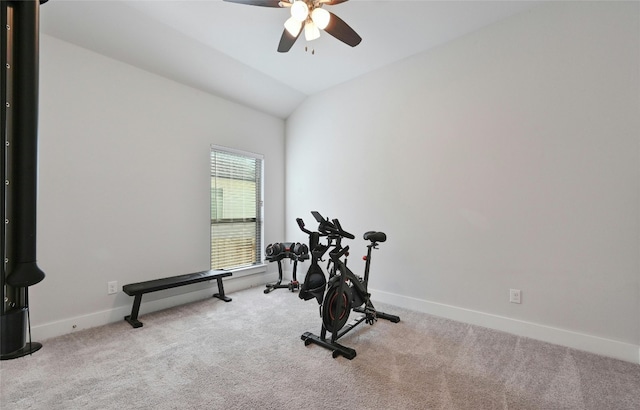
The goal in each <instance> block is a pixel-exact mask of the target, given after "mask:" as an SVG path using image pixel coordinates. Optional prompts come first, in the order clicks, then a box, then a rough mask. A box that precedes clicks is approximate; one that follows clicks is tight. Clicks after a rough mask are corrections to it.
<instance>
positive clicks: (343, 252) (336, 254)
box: [329, 245, 349, 260]
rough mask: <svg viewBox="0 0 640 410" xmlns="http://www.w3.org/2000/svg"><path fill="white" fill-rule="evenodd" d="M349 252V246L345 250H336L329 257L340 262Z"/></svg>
mask: <svg viewBox="0 0 640 410" xmlns="http://www.w3.org/2000/svg"><path fill="white" fill-rule="evenodd" d="M348 252H349V245H347V246H345V247H344V248H341V249H336V250H334V251H332V252H329V256H330V257H331V259H333V260H338V259H340V258H342V257H343V256H344V255H346V254H347V253H348Z"/></svg>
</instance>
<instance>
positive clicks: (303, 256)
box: [264, 242, 309, 293]
mask: <svg viewBox="0 0 640 410" xmlns="http://www.w3.org/2000/svg"><path fill="white" fill-rule="evenodd" d="M265 254H266V255H267V256H266V259H267V260H268V261H269V262H278V281H277V282H276V283H268V284H267V285H266V286H267V288H266V289H265V290H264V293H269V292H271V291H273V290H274V289H289V290H290V291H291V292H293V291H295V290H296V289H299V288H300V283H299V282H298V279H297V277H296V271H297V269H298V261H305V260H307V259H309V248H308V247H307V245H305V244H301V243H299V242H282V243H280V242H276V243H272V244H269V245H268V246H267V248H266V249H265ZM285 258H287V259H290V260H291V261H293V280H291V281H290V282H289V283H288V284H284V285H283V284H282V260H283V259H285Z"/></svg>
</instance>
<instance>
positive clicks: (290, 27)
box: [284, 17, 302, 37]
mask: <svg viewBox="0 0 640 410" xmlns="http://www.w3.org/2000/svg"><path fill="white" fill-rule="evenodd" d="M284 28H286V29H287V31H288V32H289V34H291V35H292V36H293V37H298V34H299V33H300V29H301V28H302V23H301V22H300V21H298V20H296V19H295V17H289V18H288V19H287V21H285V22H284Z"/></svg>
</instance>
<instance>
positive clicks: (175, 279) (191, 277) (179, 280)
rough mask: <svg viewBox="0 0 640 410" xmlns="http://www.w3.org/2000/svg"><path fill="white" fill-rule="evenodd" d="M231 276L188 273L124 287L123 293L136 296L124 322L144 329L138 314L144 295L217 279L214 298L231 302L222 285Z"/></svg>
mask: <svg viewBox="0 0 640 410" xmlns="http://www.w3.org/2000/svg"><path fill="white" fill-rule="evenodd" d="M227 276H231V272H229V271H222V270H208V271H204V272H196V273H187V274H186V275H178V276H171V277H168V278H162V279H154V280H148V281H146V282H138V283H130V284H128V285H124V286H123V287H122V291H123V292H124V293H126V294H127V295H129V296H134V297H135V298H134V299H133V308H132V309H131V315H129V316H125V317H124V320H126V321H127V322H129V324H130V325H131V326H133V327H134V328H136V327H142V322H140V321H139V320H138V313H139V312H140V302H142V295H144V294H145V293H150V292H157V291H159V290H165V289H171V288H177V287H179V286H185V285H191V284H193V283H199V282H206V281H208V280H213V279H216V280H217V281H218V293H216V294H214V295H213V297H215V298H218V299H222V300H224V301H225V302H231V298H229V297H227V296H225V295H224V286H223V284H222V278H225V277H227Z"/></svg>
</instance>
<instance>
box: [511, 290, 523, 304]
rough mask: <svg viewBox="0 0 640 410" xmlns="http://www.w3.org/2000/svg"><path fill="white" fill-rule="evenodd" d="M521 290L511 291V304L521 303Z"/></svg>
mask: <svg viewBox="0 0 640 410" xmlns="http://www.w3.org/2000/svg"><path fill="white" fill-rule="evenodd" d="M520 297H521V292H520V289H509V302H511V303H520V301H521V299H520Z"/></svg>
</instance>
